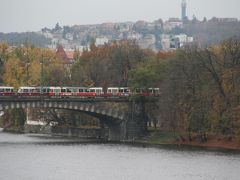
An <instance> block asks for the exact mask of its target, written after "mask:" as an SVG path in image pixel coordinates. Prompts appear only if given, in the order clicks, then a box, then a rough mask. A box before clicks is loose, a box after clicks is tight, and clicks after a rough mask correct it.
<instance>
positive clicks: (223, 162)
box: [0, 132, 240, 180]
mask: <svg viewBox="0 0 240 180" xmlns="http://www.w3.org/2000/svg"><path fill="white" fill-rule="evenodd" d="M239 179H240V154H238V153H232V152H219V151H218V152H216V151H206V150H199V149H198V150H197V149H194V150H190V149H182V148H181V149H179V148H174V147H172V148H166V147H159V148H150V147H136V146H130V145H119V144H104V143H86V142H80V141H79V140H77V139H67V138H65V139H63V138H59V137H51V136H43V135H31V134H9V133H3V132H0V180H239Z"/></svg>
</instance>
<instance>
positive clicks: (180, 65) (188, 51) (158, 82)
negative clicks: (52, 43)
mask: <svg viewBox="0 0 240 180" xmlns="http://www.w3.org/2000/svg"><path fill="white" fill-rule="evenodd" d="M9 49H10V47H9V46H8V45H7V44H1V45H0V71H1V75H2V76H1V77H0V81H1V83H2V84H6V85H11V86H14V87H19V86H22V85H39V84H40V78H41V62H42V61H43V71H44V76H43V79H44V81H43V82H44V85H68V86H71V85H72V86H75V85H78V86H101V87H104V88H106V87H110V86H129V87H130V88H131V89H134V88H137V87H141V88H146V89H147V88H150V87H159V88H160V91H161V96H160V98H159V100H158V102H156V104H155V105H154V106H148V107H146V109H147V111H148V117H149V121H152V122H153V124H154V126H155V127H156V128H157V127H160V128H162V129H164V130H168V131H171V132H172V133H173V134H175V135H178V136H180V137H182V138H188V139H190V140H191V139H193V138H194V137H195V136H199V137H200V138H201V140H207V138H208V135H209V134H215V135H224V136H230V137H240V126H239V125H240V111H239V108H240V103H239V102H240V39H238V38H232V39H229V40H227V41H224V42H222V43H220V44H218V45H214V46H210V47H207V48H205V47H204V48H203V47H199V46H197V45H191V46H186V47H184V48H181V49H178V50H176V51H172V52H157V53H155V52H153V51H151V50H142V49H140V48H139V47H138V45H137V44H136V43H135V42H134V41H118V42H114V43H112V44H111V45H105V46H102V47H96V46H94V44H92V45H91V51H84V52H83V53H82V54H81V56H80V52H79V51H78V50H76V51H75V56H74V57H75V63H74V64H73V65H71V66H66V64H64V63H62V61H61V60H60V59H58V58H57V57H56V54H55V52H54V51H51V50H49V49H41V48H36V47H34V46H31V45H26V46H23V47H18V48H16V49H14V50H9Z"/></svg>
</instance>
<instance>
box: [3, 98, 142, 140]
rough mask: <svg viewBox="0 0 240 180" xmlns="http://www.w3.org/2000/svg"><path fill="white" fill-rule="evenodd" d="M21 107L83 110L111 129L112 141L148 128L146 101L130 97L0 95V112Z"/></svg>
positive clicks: (128, 138) (140, 132)
mask: <svg viewBox="0 0 240 180" xmlns="http://www.w3.org/2000/svg"><path fill="white" fill-rule="evenodd" d="M18 108H54V109H67V110H75V111H80V112H84V113H86V114H89V115H91V116H94V117H97V118H98V119H99V120H100V121H102V122H103V123H104V124H106V125H107V126H108V128H109V139H110V140H133V139H136V138H138V137H140V136H142V135H143V134H144V133H145V131H146V115H145V108H144V101H143V100H136V101H133V100H131V101H130V100H129V99H127V98H93V99H87V98H86V99H85V98H76V99H75V98H68V99H65V98H64V99H61V98H39V97H38V98H37V97H35V98H32V97H31V98H0V111H4V110H7V109H18Z"/></svg>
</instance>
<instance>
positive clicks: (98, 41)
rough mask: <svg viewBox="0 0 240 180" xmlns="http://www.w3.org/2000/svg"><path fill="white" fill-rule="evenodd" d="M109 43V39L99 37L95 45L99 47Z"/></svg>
mask: <svg viewBox="0 0 240 180" xmlns="http://www.w3.org/2000/svg"><path fill="white" fill-rule="evenodd" d="M108 42H109V40H108V38H107V37H97V38H96V42H95V45H96V46H97V47H98V46H103V45H105V44H107V43H108Z"/></svg>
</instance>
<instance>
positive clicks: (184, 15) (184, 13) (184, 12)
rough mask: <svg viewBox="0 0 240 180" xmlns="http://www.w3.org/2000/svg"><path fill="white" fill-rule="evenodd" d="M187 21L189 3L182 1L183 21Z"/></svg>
mask: <svg viewBox="0 0 240 180" xmlns="http://www.w3.org/2000/svg"><path fill="white" fill-rule="evenodd" d="M186 19H187V3H186V0H182V21H184V20H186Z"/></svg>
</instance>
